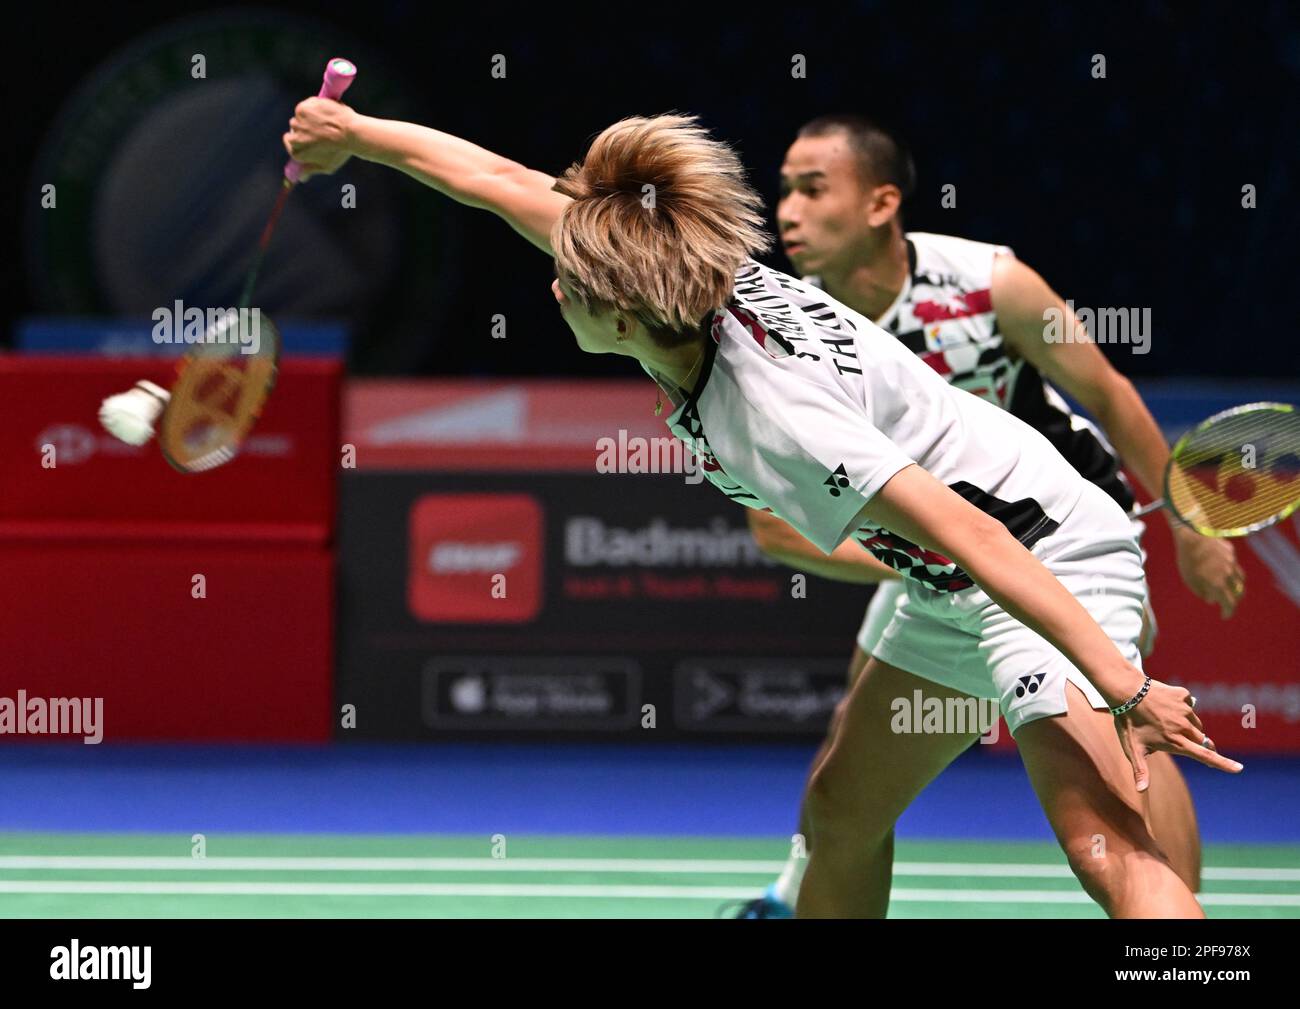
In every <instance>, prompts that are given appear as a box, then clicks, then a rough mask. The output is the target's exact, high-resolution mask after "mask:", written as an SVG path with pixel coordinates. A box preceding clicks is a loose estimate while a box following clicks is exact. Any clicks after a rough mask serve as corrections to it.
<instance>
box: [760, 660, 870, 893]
mask: <svg viewBox="0 0 1300 1009" xmlns="http://www.w3.org/2000/svg"><path fill="white" fill-rule="evenodd" d="M868 658H870V656H868V655H867V653H866V652H864V651H863V650H862V649H861V647H859V646H857V645H854V646H853V655H852V657H851V658H850V659H849V670H848V687H849V690H852V689H853V684H854V683H856V682H857V680H858V675H859V674H860V673H861V672H862V669H863V667H864V666H866V664H867V659H868ZM847 704H848V691H846V692H845V695H844V699H843V700H841V701H840V703H839V704H837V705H836V706H835V711H834V712H833V713H832V714H831V720H830V725H829V727H828V728H827V730H826V737H825V738H824V739H823V740H822V742H821V745H820V746H819V747H817V752H816V754H814V755H813V759H812V763H811V764H810V765H809V767H808V780H809V781H811V780H812V776H813V774H814V773H815V772H816V770H817V768H818V767H820V766H821V762H822V761H823V760H825V759H826V754H828V753H829V752H830V749H831V743H832V742H833V741H834V739H835V733H836V732H837V731H838V729H839V725H840V720H841V719H842V718H843V717H844V708H845V706H846V705H847ZM807 794H808V787H807V784H805V786H804V791H803V794H802V795H801V796H800V797H799V836H800V837H801V838H802V839H803V845H802V846H801V847H800V848H798V849H796V848H795V847H794V845H791V852H790V855H789V856H788V857H787V858H786V862H785V866H784V868H782V870H781V875H780V876H778V877H777V880H776V882H775V883H773V884H772V886H771V887H769V888H768V891H767V894H766V895H765V896H764V897H763V898H760V899H759V900H757V901H751V902H750V903H749V904H747V905H746V909H747V911H748V914H749V915H751V916H754V917H760V916H770V913H771V908H772V905H771V904H770V903H768V902H770V901H771V899H773V898H775V899H776V900H777V901H780V903H781V905H782V907H781V909H780V910H781V913H782V914H787V913H788V911H787V910H786V908H793V907H794V906H795V903H796V902H797V901H798V899H799V887H800V886H801V885H802V884H803V874H804V871H805V870H806V869H807V868H808V855H807V846H808V838H809V836H810V834H811V828H810V827H809V825H808V802H807V798H806V797H807ZM893 841H894V835H893V831H890V835H889V851H890V864H891V865H892V864H893Z"/></svg>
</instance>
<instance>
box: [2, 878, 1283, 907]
mask: <svg viewBox="0 0 1300 1009" xmlns="http://www.w3.org/2000/svg"><path fill="white" fill-rule="evenodd" d="M0 893H39V894H121V895H128V894H129V895H137V896H140V895H153V896H158V895H170V896H180V895H185V896H294V897H570V898H589V899H593V898H594V899H599V898H605V899H629V898H645V899H652V900H746V899H748V898H750V897H752V896H753V895H754V894H753V890H751V889H749V888H741V887H725V886H600V885H577V884H545V883H540V884H510V883H270V882H268V883H237V882H232V883H196V882H190V883H155V882H140V883H119V882H110V881H106V880H80V881H72V880H68V881H64V880H0ZM1199 899H1200V900H1201V902H1202V903H1203V904H1210V905H1227V906H1233V907H1263V906H1269V907H1300V894H1266V893H1212V894H1202V895H1201V896H1200V898H1199ZM891 900H894V901H899V902H911V903H920V902H924V903H962V904H1023V903H1029V904H1090V903H1092V899H1091V898H1090V897H1088V895H1087V894H1085V893H1083V892H1082V891H1077V892H1075V891H1069V890H942V889H940V890H912V889H902V890H895V891H894V892H893V893H892V894H891Z"/></svg>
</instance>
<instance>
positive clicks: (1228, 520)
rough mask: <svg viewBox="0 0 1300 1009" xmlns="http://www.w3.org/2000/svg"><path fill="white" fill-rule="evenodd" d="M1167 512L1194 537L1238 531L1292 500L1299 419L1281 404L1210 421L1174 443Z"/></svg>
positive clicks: (1297, 499) (1297, 494)
mask: <svg viewBox="0 0 1300 1009" xmlns="http://www.w3.org/2000/svg"><path fill="white" fill-rule="evenodd" d="M1167 491H1168V500H1169V503H1170V504H1171V505H1172V506H1173V508H1174V510H1175V511H1177V512H1178V514H1179V515H1181V516H1182V517H1183V518H1184V519H1185V520H1186V521H1188V522H1189V523H1190V524H1191V525H1193V526H1194V527H1196V528H1197V529H1199V530H1200V531H1202V532H1206V533H1217V534H1219V535H1223V534H1225V533H1232V534H1240V533H1242V532H1245V531H1251V530H1252V529H1255V528H1262V527H1263V526H1265V525H1269V524H1271V523H1272V522H1274V521H1277V520H1278V519H1279V518H1282V517H1285V515H1287V514H1289V513H1290V512H1291V511H1293V510H1294V509H1295V508H1296V506H1297V504H1298V503H1300V414H1298V413H1297V412H1296V411H1294V410H1293V409H1291V408H1289V407H1287V406H1285V405H1280V404H1278V405H1275V404H1261V405H1258V406H1251V407H1242V408H1239V409H1237V410H1232V411H1228V412H1226V413H1225V414H1220V415H1218V416H1217V417H1212V418H1210V420H1208V421H1206V422H1205V423H1204V424H1202V425H1201V426H1199V427H1198V428H1196V429H1195V430H1194V431H1192V432H1190V433H1189V434H1188V435H1187V436H1185V437H1184V438H1183V440H1182V441H1180V442H1179V443H1178V445H1177V446H1176V447H1175V450H1174V453H1173V460H1172V465H1171V467H1170V470H1169V476H1168V487H1167Z"/></svg>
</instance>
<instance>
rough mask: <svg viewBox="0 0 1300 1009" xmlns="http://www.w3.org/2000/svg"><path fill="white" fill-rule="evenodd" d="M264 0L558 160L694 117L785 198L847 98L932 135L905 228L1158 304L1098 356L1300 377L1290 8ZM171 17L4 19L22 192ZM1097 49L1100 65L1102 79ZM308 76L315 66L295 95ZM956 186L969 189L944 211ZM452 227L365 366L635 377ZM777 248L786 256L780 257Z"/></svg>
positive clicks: (420, 100)
mask: <svg viewBox="0 0 1300 1009" xmlns="http://www.w3.org/2000/svg"><path fill="white" fill-rule="evenodd" d="M198 9H199V8H191V9H190V11H189V12H193V11H195V10H198ZM257 9H259V10H264V11H271V12H274V11H284V12H290V11H292V12H296V13H302V14H311V15H314V16H317V17H320V18H322V19H323V20H324V21H325V22H326V23H327V24H329V25H331V26H332V27H333V29H334V31H335V32H336V33H337V38H338V42H339V51H340V52H345V51H347V49H348V45H349V43H354V44H364V46H365V47H366V48H367V49H369V50H370V51H372V52H378V53H382V54H383V58H385V59H386V60H387V61H388V66H386V67H385V68H384V69H385V71H386V72H388V73H389V74H391V75H393V76H399V77H401V78H403V79H405V80H406V81H407V82H408V84H407V87H408V89H409V94H408V95H407V98H408V99H409V102H410V104H411V106H412V107H414V108H417V109H422V110H423V115H422V119H423V121H424V122H426V123H427V124H429V125H433V126H437V127H438V128H441V129H446V130H448V131H451V132H454V133H457V134H461V135H464V136H466V137H468V138H470V139H473V140H475V141H477V142H480V143H483V144H484V145H486V146H489V147H491V148H493V149H495V150H498V151H499V152H501V153H503V154H505V155H507V156H510V157H513V158H515V159H517V160H520V161H522V162H524V163H526V164H529V165H531V166H534V167H537V168H541V169H544V170H548V171H552V172H555V171H559V170H561V169H563V168H564V167H565V166H566V165H567V164H568V163H569V162H570V161H572V160H574V159H575V158H577V157H579V156H580V155H581V153H582V151H583V148H584V145H585V142H586V140H587V139H588V138H589V137H590V136H592V135H593V134H594V133H596V132H598V131H599V130H600V129H601V128H603V127H604V126H606V125H608V124H609V123H610V122H612V121H614V120H615V119H617V118H619V117H621V116H624V115H628V114H634V113H656V112H661V111H666V110H670V109H678V110H683V111H691V112H696V113H699V114H700V115H701V116H702V117H703V118H704V120H705V122H706V123H707V124H708V125H709V126H710V127H711V128H712V129H714V130H715V131H716V133H717V134H718V135H719V136H721V137H723V138H726V139H728V140H730V141H732V142H733V143H735V144H736V145H737V146H738V147H739V149H740V151H741V154H742V156H743V158H744V160H745V163H746V164H747V166H748V167H749V169H750V172H751V175H752V178H753V180H754V182H755V184H756V185H757V186H758V187H759V189H760V191H761V192H762V193H763V194H764V196H765V198H766V199H767V200H768V202H769V205H770V204H771V202H772V201H773V200H774V198H775V195H776V174H777V168H778V166H779V164H780V160H781V156H782V153H783V151H784V148H785V146H786V145H787V144H788V142H789V141H790V139H791V138H792V136H793V134H794V131H795V130H796V128H797V127H798V126H799V124H800V123H801V122H803V121H804V120H806V119H807V118H810V117H811V116H813V115H815V114H818V113H822V112H827V111H833V110H849V111H861V112H867V113H871V114H876V115H879V116H883V117H885V118H887V119H889V120H892V121H894V122H896V123H897V124H898V126H899V127H900V128H901V130H902V132H903V133H904V134H905V135H906V136H907V137H908V138H909V139H910V142H911V143H912V146H913V147H914V149H915V151H916V157H917V162H918V166H919V169H920V184H919V188H918V193H917V195H916V197H915V198H914V200H913V201H912V205H911V206H910V207H908V208H907V211H906V213H907V219H908V223H909V225H910V226H911V227H913V228H916V229H919V230H936V231H943V232H950V233H954V234H959V235H964V236H967V237H971V238H977V239H985V240H990V241H998V242H1005V243H1008V244H1010V245H1012V246H1013V247H1014V248H1015V249H1016V251H1017V253H1018V254H1019V255H1020V256H1021V258H1023V259H1025V260H1026V261H1028V262H1029V263H1030V264H1031V265H1033V266H1034V267H1036V268H1037V269H1038V270H1039V271H1040V272H1041V273H1043V274H1044V275H1045V276H1046V277H1047V279H1048V280H1049V282H1050V283H1052V285H1053V286H1054V287H1055V288H1056V289H1057V290H1058V291H1059V292H1060V293H1061V294H1062V295H1063V296H1064V297H1066V298H1071V299H1073V300H1074V301H1075V303H1076V304H1078V305H1080V306H1085V305H1086V306H1126V307H1139V308H1140V307H1149V308H1150V309H1151V312H1152V325H1153V347H1152V352H1151V353H1150V354H1148V355H1146V356H1138V355H1133V354H1130V353H1127V350H1126V348H1122V347H1121V348H1107V351H1108V353H1111V354H1112V355H1113V356H1115V359H1116V361H1117V363H1118V364H1119V365H1120V366H1121V367H1122V369H1123V370H1124V371H1126V372H1127V373H1129V374H1134V375H1147V376H1154V375H1179V374H1202V375H1208V376H1267V377H1272V378H1286V377H1294V376H1296V375H1298V374H1300V352H1297V349H1296V340H1297V337H1296V332H1295V330H1296V321H1295V320H1296V313H1295V304H1296V291H1295V286H1296V284H1295V278H1294V270H1293V267H1292V264H1293V259H1294V248H1295V246H1294V241H1293V230H1294V226H1295V222H1296V219H1297V214H1296V203H1297V195H1298V189H1300V186H1298V185H1297V148H1298V145H1297V140H1296V110H1297V108H1300V86H1298V85H1300V18H1298V16H1297V14H1296V7H1295V5H1294V4H1293V3H1288V2H1285V0H1280V2H1250V3H1238V4H1185V3H1184V4H1175V3H1159V2H1136V3H1123V4H1114V5H1107V4H1093V3H1088V4H1077V5H1063V4H1056V3H1045V4H1031V5H1025V6H1020V5H1017V4H996V5H986V4H976V3H967V4H956V3H954V4H945V3H931V4H916V3H886V2H874V3H873V2H866V3H862V2H859V3H847V2H846V3H836V4H826V5H803V6H784V7H782V6H768V5H762V6H757V5H755V6H752V7H745V6H742V5H738V4H727V5H725V6H724V7H722V8H713V7H706V6H704V5H696V6H693V7H686V8H674V7H671V6H665V5H660V4H646V5H641V4H618V5H614V4H609V5H605V6H602V7H597V8H591V9H588V8H584V7H581V6H575V5H572V4H566V3H554V4H547V5H541V6H537V5H532V6H530V7H529V8H528V10H529V11H530V13H529V14H528V15H527V16H524V17H521V15H520V14H519V13H518V11H516V10H515V9H513V8H512V7H510V6H506V5H495V4H482V5H477V6H472V7H471V8H470V9H467V8H466V5H463V4H456V5H448V6H442V5H437V4H417V3H404V2H397V0H373V2H369V3H365V4H347V5H342V6H339V7H338V8H337V9H335V10H333V11H331V10H330V8H329V6H328V5H323V4H318V3H312V4H305V3H304V4H292V3H291V4H280V5H266V6H263V7H259V8H257ZM177 16H178V13H177V11H176V8H175V6H174V5H171V4H167V5H163V4H154V3H149V2H146V3H142V4H133V5H130V6H129V7H115V8H113V10H112V11H111V12H110V11H108V10H106V9H104V8H88V12H87V14H86V15H85V16H82V17H78V16H76V15H75V14H73V13H70V12H69V9H68V8H65V7H64V6H62V5H53V4H46V5H24V6H23V8H21V9H20V10H19V11H18V12H16V13H15V14H14V15H11V17H12V18H13V20H11V21H10V26H11V28H12V30H13V38H14V39H15V41H16V43H17V44H16V45H15V46H14V49H13V51H11V52H10V54H9V55H8V57H7V62H10V64H11V65H10V70H9V79H10V85H11V96H10V101H9V102H8V103H7V118H8V120H9V122H8V126H7V133H8V135H7V137H6V144H5V148H6V158H7V159H8V161H9V166H10V170H11V174H12V177H13V178H14V180H15V184H13V185H10V186H8V187H6V196H5V199H6V200H8V201H10V203H11V209H12V210H14V211H20V210H22V209H23V208H24V207H26V205H27V203H28V202H29V201H31V200H34V199H37V198H38V195H39V194H34V193H33V192H32V191H30V187H31V183H30V181H29V180H30V160H29V159H30V157H31V156H32V153H33V151H34V150H35V149H36V147H37V146H38V145H39V143H40V141H41V139H42V137H43V136H44V135H45V133H46V131H47V129H48V126H49V123H50V122H51V120H52V118H53V117H54V116H55V114H56V113H57V111H58V109H59V107H60V105H61V103H62V102H63V100H64V99H65V98H66V96H67V95H68V94H69V93H70V92H71V91H72V90H73V88H74V87H75V86H76V85H77V84H78V83H79V82H81V81H82V80H83V79H84V76H85V74H86V73H88V72H89V70H90V69H91V68H92V67H93V66H94V65H95V64H96V63H98V62H99V61H100V60H102V59H103V58H105V57H106V56H108V55H109V54H110V53H112V52H113V51H115V50H116V49H118V48H119V47H121V46H123V45H126V44H128V43H129V42H130V41H131V40H132V39H134V38H137V37H139V36H140V35H142V34H144V33H146V32H148V31H149V30H151V29H153V28H155V27H157V26H159V25H160V24H163V23H165V22H167V21H168V20H171V19H174V18H176V17H177ZM496 53H502V54H504V55H506V57H507V60H508V75H507V78H506V79H505V80H494V79H492V78H491V76H490V68H491V60H492V56H493V54H496ZM795 53H801V54H803V55H804V56H806V58H807V67H808V76H807V79H806V80H794V79H792V78H791V76H790V66H791V57H792V55H793V54H795ZM1096 53H1100V54H1103V55H1104V56H1105V57H1106V70H1107V76H1106V79H1105V80H1096V79H1093V77H1092V76H1091V73H1090V71H1091V67H1092V57H1093V55H1094V54H1096ZM363 70H364V68H363ZM314 74H315V70H314V68H304V93H306V92H307V91H311V90H314V88H312V86H311V82H312V80H313V79H314ZM359 90H360V89H358V91H359ZM287 111H288V110H286V113H287ZM363 111H364V110H363ZM948 183H952V184H954V185H956V187H957V197H958V199H957V207H956V208H955V209H946V210H945V209H941V207H940V205H939V196H940V187H941V186H943V185H945V184H948ZM1247 183H1250V184H1253V185H1255V186H1256V187H1257V189H1258V208H1257V209H1254V210H1245V209H1243V208H1242V207H1241V187H1242V186H1243V185H1244V184H1247ZM410 185H414V183H410ZM442 222H443V223H442V226H443V227H446V228H447V229H449V230H455V231H458V232H459V238H458V243H459V244H458V245H457V250H458V251H457V255H456V258H455V262H454V264H453V265H452V266H451V267H450V268H449V269H450V273H451V274H452V275H451V276H450V277H445V276H444V277H442V280H444V281H447V280H450V281H451V282H450V283H448V284H445V285H440V289H441V290H445V291H448V292H450V293H448V294H446V295H445V296H444V295H439V296H438V298H437V299H436V301H437V304H436V305H432V307H429V308H427V309H425V310H418V309H412V310H410V311H409V312H408V311H407V310H406V309H405V308H403V310H402V312H403V313H404V314H401V315H400V317H398V318H392V317H391V316H390V317H386V318H382V319H381V318H379V317H371V318H369V319H363V320H361V322H360V324H359V332H358V333H357V344H356V348H355V351H354V357H353V362H352V363H353V367H354V369H355V370H358V371H375V370H385V371H414V372H423V373H434V374H467V373H492V374H511V375H528V374H557V375H558V374H574V375H639V374H640V372H639V370H638V369H637V366H636V365H635V363H634V362H631V361H629V360H624V359H609V358H592V357H586V356H584V355H582V354H581V353H579V352H578V351H577V350H576V349H575V348H574V347H573V344H572V341H571V338H570V337H569V335H568V333H567V330H566V329H564V328H563V326H562V324H561V323H560V321H559V319H558V317H557V316H556V315H555V309H554V306H553V303H552V301H551V298H550V295H549V292H548V290H547V286H548V284H549V280H550V276H551V266H550V263H549V262H548V261H547V260H546V259H545V257H543V256H541V255H540V254H538V253H537V252H536V251H535V250H533V249H532V248H531V247H529V246H527V245H526V244H525V243H524V242H523V241H522V240H520V239H518V238H517V237H515V236H514V234H513V232H511V231H510V230H509V229H508V228H507V227H506V226H505V225H504V224H502V223H500V222H498V221H495V220H492V219H490V218H489V217H487V216H486V215H484V214H482V213H481V212H478V211H471V210H468V209H463V208H459V207H455V208H451V209H450V210H448V211H446V212H445V213H444V214H443V215H442ZM426 240H428V241H436V240H437V236H432V235H430V236H426ZM17 258H18V257H15V259H17ZM769 262H771V263H772V264H773V265H778V266H785V263H784V259H783V257H781V256H780V254H779V253H778V254H774V255H773V256H772V257H770V259H769ZM3 283H4V284H5V293H6V295H7V297H6V299H5V300H6V304H7V305H8V306H9V307H10V311H11V313H12V314H15V315H16V314H21V313H24V312H27V311H31V310H54V311H58V310H59V308H60V306H59V305H58V304H57V302H56V303H45V304H38V303H37V302H36V299H35V296H34V295H33V294H32V290H31V287H30V285H29V284H28V282H27V280H26V279H25V278H24V277H23V275H22V272H21V270H20V269H19V268H18V267H17V266H16V265H15V266H14V267H12V268H11V269H10V270H8V271H5V272H4V280H3ZM430 300H433V299H432V298H431V299H430ZM403 304H405V302H403ZM498 312H499V313H504V314H505V315H506V316H507V318H508V319H510V320H511V322H512V326H515V323H516V321H519V320H524V321H526V325H519V326H515V328H512V331H511V332H512V336H514V335H515V334H519V335H518V336H516V337H515V338H513V339H508V340H492V339H490V338H488V337H487V333H488V329H489V326H490V318H491V316H492V315H493V314H495V313H498ZM10 330H11V327H10V326H6V327H5V330H4V337H3V339H5V340H8V339H9V338H10ZM467 334H469V335H467Z"/></svg>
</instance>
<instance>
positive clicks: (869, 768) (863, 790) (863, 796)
mask: <svg viewBox="0 0 1300 1009" xmlns="http://www.w3.org/2000/svg"><path fill="white" fill-rule="evenodd" d="M917 690H919V691H920V692H921V693H922V694H923V695H924V696H926V697H927V698H928V697H936V698H939V699H941V700H943V701H945V703H946V700H947V698H950V697H951V698H954V699H957V700H961V701H964V699H965V698H966V697H967V696H968V695H966V694H963V693H960V692H958V691H955V690H949V689H947V688H945V687H941V686H939V685H938V684H937V683H932V682H930V681H929V680H924V679H921V678H920V677H919V676H914V675H913V674H911V673H908V672H904V671H903V670H901V669H899V668H897V667H895V666H891V665H889V664H887V663H884V662H881V661H880V660H879V659H876V658H872V659H869V660H868V662H867V665H866V668H865V669H864V670H863V671H862V675H861V676H860V677H859V678H858V681H857V682H856V683H855V684H854V685H853V688H852V689H851V690H850V691H849V696H848V703H847V705H846V706H845V707H844V710H843V715H842V718H841V721H840V724H839V727H838V731H837V732H836V734H835V738H834V741H833V742H832V745H831V748H830V751H829V753H827V755H826V758H825V759H824V760H823V761H822V762H821V764H820V765H819V766H818V767H817V769H816V770H815V771H814V772H813V775H812V778H811V780H810V781H809V784H808V790H807V793H806V796H805V800H804V802H805V808H806V809H807V813H808V819H809V824H810V827H811V834H810V835H809V844H810V848H809V858H808V869H807V872H806V873H805V875H804V880H803V886H802V887H801V888H800V891H799V904H798V914H799V917H801V918H870V917H877V918H878V917H883V916H884V914H885V912H886V910H888V907H889V889H890V884H891V882H892V876H893V831H894V823H895V821H897V819H898V817H899V816H900V815H901V814H902V812H903V810H904V809H906V808H907V807H908V806H909V805H910V804H911V802H912V800H913V799H915V798H916V796H917V795H919V794H920V792H921V790H922V789H923V788H925V786H926V785H928V784H929V783H930V782H931V781H933V780H934V778H935V777H936V776H937V775H938V774H939V773H940V772H941V771H942V770H943V769H944V768H945V767H947V766H948V765H949V764H950V763H952V761H953V760H954V759H955V758H956V757H957V756H958V754H960V753H961V752H962V751H963V750H965V749H966V748H967V747H968V746H970V744H971V743H973V742H974V741H975V740H976V739H977V738H978V736H977V735H976V734H973V733H961V734H958V733H896V732H893V731H891V729H890V720H891V719H892V718H893V717H894V712H893V707H892V706H893V701H894V699H895V698H898V697H908V698H910V697H912V696H913V692H914V691H917ZM1116 746H1117V747H1118V742H1117V743H1116Z"/></svg>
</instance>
